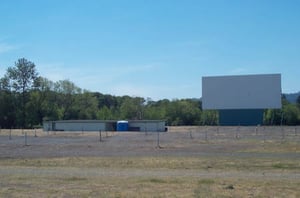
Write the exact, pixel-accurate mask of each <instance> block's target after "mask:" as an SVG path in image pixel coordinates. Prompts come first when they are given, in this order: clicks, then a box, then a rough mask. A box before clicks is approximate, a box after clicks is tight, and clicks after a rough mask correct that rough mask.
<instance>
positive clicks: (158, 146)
mask: <svg viewBox="0 0 300 198" xmlns="http://www.w3.org/2000/svg"><path fill="white" fill-rule="evenodd" d="M157 148H160V144H159V131H157Z"/></svg>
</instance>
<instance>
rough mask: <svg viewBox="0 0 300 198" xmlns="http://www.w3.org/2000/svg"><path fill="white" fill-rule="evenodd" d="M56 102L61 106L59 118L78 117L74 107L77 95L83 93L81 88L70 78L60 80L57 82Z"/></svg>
mask: <svg viewBox="0 0 300 198" xmlns="http://www.w3.org/2000/svg"><path fill="white" fill-rule="evenodd" d="M54 89H55V91H56V93H57V94H56V102H57V104H58V108H59V114H60V116H59V119H63V120H69V119H77V118H78V114H76V110H75V108H74V104H75V95H77V94H81V89H80V88H79V87H77V86H76V85H75V84H74V83H73V82H71V81H69V80H60V81H58V82H56V83H55V88H54Z"/></svg>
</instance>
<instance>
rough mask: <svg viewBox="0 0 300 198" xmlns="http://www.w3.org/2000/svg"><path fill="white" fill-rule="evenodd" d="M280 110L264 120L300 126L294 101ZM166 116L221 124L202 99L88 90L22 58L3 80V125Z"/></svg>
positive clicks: (0, 99)
mask: <svg viewBox="0 0 300 198" xmlns="http://www.w3.org/2000/svg"><path fill="white" fill-rule="evenodd" d="M282 104H283V108H282V109H281V110H271V109H267V110H265V113H264V124H267V125H280V124H284V125H297V124H300V98H298V100H297V103H296V104H292V103H289V102H288V101H287V100H286V99H285V98H284V97H283V98H282ZM77 119H78V120H79V119H91V120H94V119H98V120H121V119H126V120H143V119H149V120H165V121H166V122H167V124H168V125H217V124H218V112H217V111H213V110H211V111H207V110H205V111H203V110H202V103H201V100H200V99H180V100H168V99H163V100H158V101H153V100H151V98H142V97H131V96H113V95H109V94H102V93H99V92H90V91H88V90H84V89H81V88H80V87H78V86H76V85H75V84H74V83H73V82H72V81H70V80H59V81H57V82H53V81H51V80H49V79H47V78H45V77H42V76H40V75H39V74H38V72H37V70H36V66H35V64H34V63H33V62H31V61H29V60H27V59H25V58H21V59H18V60H17V61H16V62H15V64H14V66H12V67H8V68H7V70H6V73H5V75H4V76H3V77H2V78H1V79H0V127H1V128H32V127H37V126H41V125H42V123H43V121H47V120H77Z"/></svg>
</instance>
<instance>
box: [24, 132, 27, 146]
mask: <svg viewBox="0 0 300 198" xmlns="http://www.w3.org/2000/svg"><path fill="white" fill-rule="evenodd" d="M24 141H25V146H27V132H25V135H24Z"/></svg>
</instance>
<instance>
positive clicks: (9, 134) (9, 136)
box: [9, 128, 11, 140]
mask: <svg viewBox="0 0 300 198" xmlns="http://www.w3.org/2000/svg"><path fill="white" fill-rule="evenodd" d="M9 140H11V128H10V129H9Z"/></svg>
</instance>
